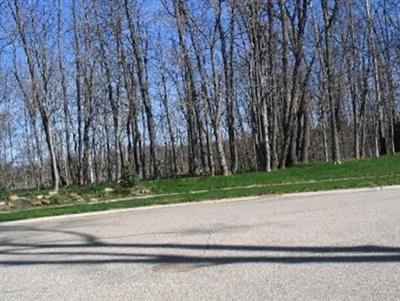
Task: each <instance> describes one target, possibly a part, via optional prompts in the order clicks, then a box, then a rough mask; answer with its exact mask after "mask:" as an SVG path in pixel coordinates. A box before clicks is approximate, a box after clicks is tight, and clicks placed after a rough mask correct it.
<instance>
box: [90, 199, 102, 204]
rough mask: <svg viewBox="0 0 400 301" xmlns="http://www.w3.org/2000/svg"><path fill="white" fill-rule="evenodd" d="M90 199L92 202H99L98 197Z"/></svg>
mask: <svg viewBox="0 0 400 301" xmlns="http://www.w3.org/2000/svg"><path fill="white" fill-rule="evenodd" d="M90 201H91V202H93V203H96V202H99V201H100V199H98V198H91V199H90Z"/></svg>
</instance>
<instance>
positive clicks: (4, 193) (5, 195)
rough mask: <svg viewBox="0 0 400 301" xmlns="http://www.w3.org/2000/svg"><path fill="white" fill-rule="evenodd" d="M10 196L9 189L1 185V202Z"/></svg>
mask: <svg viewBox="0 0 400 301" xmlns="http://www.w3.org/2000/svg"><path fill="white" fill-rule="evenodd" d="M9 196H10V191H8V189H7V187H6V186H4V185H1V183H0V200H6V199H7V198H8V197H9Z"/></svg>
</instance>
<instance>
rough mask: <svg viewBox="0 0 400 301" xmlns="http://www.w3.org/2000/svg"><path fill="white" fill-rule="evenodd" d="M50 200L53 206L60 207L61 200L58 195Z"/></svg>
mask: <svg viewBox="0 0 400 301" xmlns="http://www.w3.org/2000/svg"><path fill="white" fill-rule="evenodd" d="M49 200H50V204H51V205H59V204H60V203H61V202H60V198H59V197H58V196H56V195H53V196H51V197H50V199H49Z"/></svg>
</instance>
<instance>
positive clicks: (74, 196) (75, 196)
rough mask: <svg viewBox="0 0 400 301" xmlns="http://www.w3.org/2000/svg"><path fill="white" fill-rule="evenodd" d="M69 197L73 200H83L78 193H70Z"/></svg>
mask: <svg viewBox="0 0 400 301" xmlns="http://www.w3.org/2000/svg"><path fill="white" fill-rule="evenodd" d="M69 196H70V197H71V198H73V199H80V198H81V196H80V195H79V194H77V193H70V194H69Z"/></svg>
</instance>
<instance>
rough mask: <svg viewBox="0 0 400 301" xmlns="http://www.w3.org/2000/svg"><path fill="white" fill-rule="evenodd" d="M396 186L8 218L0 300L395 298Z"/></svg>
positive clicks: (399, 248)
mask: <svg viewBox="0 0 400 301" xmlns="http://www.w3.org/2000/svg"><path fill="white" fill-rule="evenodd" d="M399 299H400V187H391V188H385V189H382V190H357V191H347V192H335V193H322V194H303V195H289V196H281V197H273V198H272V197H259V198H253V199H250V200H242V201H232V202H225V201H224V202H209V203H203V204H192V205H183V206H172V207H163V208H151V209H144V210H128V211H118V212H107V213H100V214H93V215H84V216H72V217H61V218H51V219H42V220H35V221H24V222H14V223H3V224H0V300H1V301H5V300H54V301H55V300H57V301H59V300H96V301H97V300H399Z"/></svg>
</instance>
